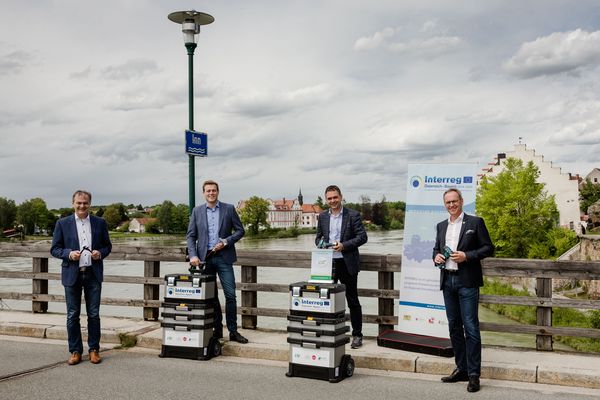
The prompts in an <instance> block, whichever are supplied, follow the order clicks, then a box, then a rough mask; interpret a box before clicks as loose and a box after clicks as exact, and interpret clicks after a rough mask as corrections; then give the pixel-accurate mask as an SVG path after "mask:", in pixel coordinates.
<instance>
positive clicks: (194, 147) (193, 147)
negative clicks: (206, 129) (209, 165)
mask: <svg viewBox="0 0 600 400" xmlns="http://www.w3.org/2000/svg"><path fill="white" fill-rule="evenodd" d="M185 152H186V153H188V154H191V155H193V156H197V157H206V156H207V155H208V136H207V135H206V133H203V132H196V131H190V130H186V131H185Z"/></svg>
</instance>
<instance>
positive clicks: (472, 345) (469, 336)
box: [444, 273, 481, 377]
mask: <svg viewBox="0 0 600 400" xmlns="http://www.w3.org/2000/svg"><path fill="white" fill-rule="evenodd" d="M446 275H447V276H446V279H445V281H444V304H445V305H446V316H447V317H448V328H449V330H450V340H451V341H452V347H453V349H454V359H455V362H456V367H457V368H458V369H459V370H460V371H467V373H468V374H469V376H477V377H479V375H480V373H481V335H480V333H479V312H478V306H479V288H478V287H474V288H467V287H464V286H463V285H462V284H461V283H460V280H459V278H458V274H449V273H446ZM463 328H464V329H463Z"/></svg>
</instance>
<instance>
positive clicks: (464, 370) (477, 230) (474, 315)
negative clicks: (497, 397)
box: [433, 188, 494, 392]
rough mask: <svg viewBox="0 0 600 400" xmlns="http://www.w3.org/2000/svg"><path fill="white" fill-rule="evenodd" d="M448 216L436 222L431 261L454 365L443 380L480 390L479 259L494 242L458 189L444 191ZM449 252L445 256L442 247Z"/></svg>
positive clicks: (480, 219)
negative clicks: (465, 208) (437, 273)
mask: <svg viewBox="0 0 600 400" xmlns="http://www.w3.org/2000/svg"><path fill="white" fill-rule="evenodd" d="M444 206H445V207H446V210H448V213H449V214H450V217H449V218H448V219H447V220H444V221H442V222H440V223H439V224H437V234H436V238H435V247H434V248H433V261H434V263H435V264H436V265H438V266H439V267H440V289H441V290H442V291H443V294H444V304H445V306H446V316H447V317H448V329H449V331H450V340H451V342H452V348H453V349H454V358H455V362H456V368H455V369H454V371H453V372H452V373H451V374H450V375H449V376H445V377H443V378H442V382H459V381H468V382H469V383H468V385H467V391H469V392H477V391H478V390H479V375H480V374H481V334H480V332H479V314H478V306H479V287H480V286H483V273H482V270H481V260H482V259H484V258H486V257H489V256H491V255H493V253H494V245H493V244H492V240H491V239H490V234H489V232H488V230H487V228H486V226H485V222H484V221H483V219H482V218H479V217H475V216H472V215H467V214H465V213H464V212H463V209H462V208H463V198H462V194H461V193H460V191H459V190H458V189H454V188H452V189H448V190H446V191H445V192H444ZM445 246H448V247H449V248H450V249H451V250H452V252H451V253H450V255H449V256H448V257H445V256H444V247H445Z"/></svg>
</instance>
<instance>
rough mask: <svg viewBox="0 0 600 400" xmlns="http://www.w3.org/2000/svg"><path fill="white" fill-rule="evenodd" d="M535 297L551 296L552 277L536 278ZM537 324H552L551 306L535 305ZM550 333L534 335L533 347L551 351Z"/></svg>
mask: <svg viewBox="0 0 600 400" xmlns="http://www.w3.org/2000/svg"><path fill="white" fill-rule="evenodd" d="M535 291H536V294H537V297H545V298H551V297H552V278H536V288H535ZM537 325H538V326H552V307H540V306H538V307H537ZM552 342H553V340H552V335H551V334H545V335H544V334H540V335H536V338H535V347H536V349H537V350H542V351H552Z"/></svg>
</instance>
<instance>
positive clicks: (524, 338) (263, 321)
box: [0, 230, 564, 349]
mask: <svg viewBox="0 0 600 400" xmlns="http://www.w3.org/2000/svg"><path fill="white" fill-rule="evenodd" d="M368 234H369V241H368V242H367V243H366V244H365V245H363V246H362V247H361V248H360V250H361V253H379V254H401V253H402V239H403V231H401V230H397V231H385V232H377V231H373V232H369V233H368ZM114 243H115V244H117V243H118V244H131V245H135V246H140V245H143V246H146V245H147V246H157V245H159V246H184V245H185V242H184V241H183V240H172V239H170V240H166V241H162V240H143V239H133V240H131V239H130V240H119V241H115V242H114ZM236 247H237V248H239V249H261V250H290V251H294V250H307V251H308V250H311V249H313V248H314V235H300V236H298V237H296V238H288V239H248V238H244V239H242V240H241V241H239V242H238V244H236ZM0 269H2V270H11V271H31V260H30V259H23V258H0ZM48 269H49V272H55V273H59V272H60V260H58V259H55V258H50V260H49V267H48ZM143 270H144V267H143V263H142V262H139V261H119V260H115V261H111V260H110V257H109V258H107V260H106V263H105V274H109V275H129V276H142V275H143ZM186 271H187V265H186V264H184V263H176V262H161V274H163V275H164V274H170V273H183V272H186ZM235 273H236V277H237V279H238V280H239V279H240V278H239V277H240V270H239V267H235ZM308 273H309V270H307V269H291V268H286V269H277V268H261V267H259V268H258V282H265V283H279V284H289V283H292V282H297V281H303V280H306V279H307V278H308ZM399 282H400V275H399V274H396V279H395V283H394V287H395V288H398V287H399ZM359 287H361V288H377V272H372V271H363V272H361V273H360V274H359ZM9 291H10V292H22V293H27V292H29V293H30V292H31V280H27V279H3V278H0V292H9ZM48 292H49V293H50V294H61V295H62V294H64V290H63V287H62V285H61V283H60V281H49V282H48ZM102 294H103V296H105V297H115V298H139V299H141V298H143V288H142V285H130V284H122V283H111V284H105V285H103V293H102ZM221 297H222V293H221ZM239 297H240V296H239V293H238V305H239V301H240V300H239ZM288 302H289V295H288V294H286V293H259V295H258V306H259V307H268V308H286V307H287V305H288ZM361 303H362V306H363V312H364V313H365V314H377V299H376V298H363V299H361ZM48 306H49V311H51V312H60V313H64V311H65V310H64V304H63V303H49V305H48ZM0 307H2V308H4V309H16V310H30V309H31V302H30V301H16V300H0ZM102 313H103V314H105V315H114V316H123V317H141V310H140V309H138V308H131V307H120V306H107V305H103V306H102ZM480 318H481V320H482V321H486V322H498V323H507V324H516V322H515V321H512V320H510V319H508V318H505V317H503V316H501V315H498V314H496V313H494V312H492V311H490V310H488V309H486V308H484V307H480ZM286 324H287V321H286V320H285V319H283V318H273V317H262V316H259V317H258V326H260V327H265V328H273V329H285V327H286ZM363 330H364V333H365V335H370V336H375V335H377V326H376V325H374V324H365V325H364V328H363ZM482 341H483V343H484V344H488V345H507V346H514V347H527V348H535V336H534V335H526V334H504V333H495V332H482ZM555 347H556V348H562V349H564V347H563V346H560V344H558V343H556V342H555Z"/></svg>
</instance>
